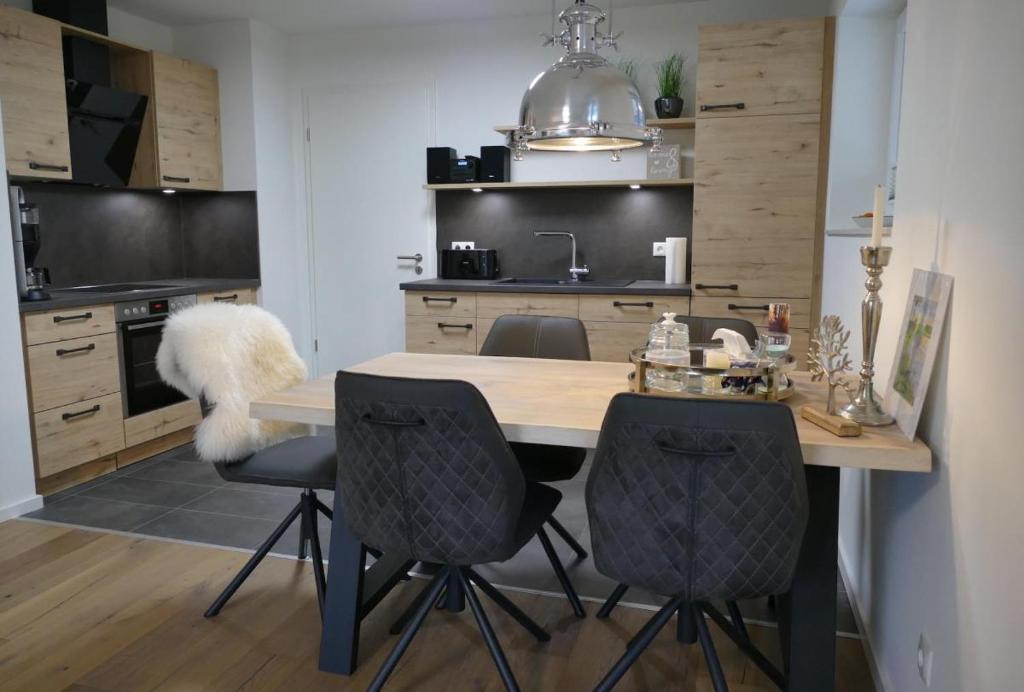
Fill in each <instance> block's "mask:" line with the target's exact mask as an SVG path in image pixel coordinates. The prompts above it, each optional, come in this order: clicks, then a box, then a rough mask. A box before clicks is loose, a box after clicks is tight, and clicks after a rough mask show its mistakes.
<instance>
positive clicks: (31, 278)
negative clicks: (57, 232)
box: [9, 185, 50, 301]
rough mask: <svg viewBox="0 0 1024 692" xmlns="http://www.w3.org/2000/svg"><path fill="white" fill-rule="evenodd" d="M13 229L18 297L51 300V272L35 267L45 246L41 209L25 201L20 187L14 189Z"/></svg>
mask: <svg viewBox="0 0 1024 692" xmlns="http://www.w3.org/2000/svg"><path fill="white" fill-rule="evenodd" d="M9 192H10V203H11V230H12V231H13V232H14V273H15V276H16V278H17V281H18V295H19V296H21V299H22V300H32V301H35V300H49V299H50V294H49V293H47V292H46V287H47V286H49V285H50V271H49V270H48V269H46V268H45V267H36V266H33V264H34V263H35V261H36V257H37V256H38V255H39V250H40V248H41V247H42V238H41V237H40V234H39V208H38V207H36V205H34V204H31V203H30V202H26V201H25V192H24V190H22V189H21V188H20V187H18V186H16V185H12V186H11V188H10V191H9Z"/></svg>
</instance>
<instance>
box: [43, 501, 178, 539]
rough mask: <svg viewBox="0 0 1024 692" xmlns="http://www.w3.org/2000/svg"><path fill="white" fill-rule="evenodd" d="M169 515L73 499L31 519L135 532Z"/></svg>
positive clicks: (52, 505)
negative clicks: (140, 527) (164, 515)
mask: <svg viewBox="0 0 1024 692" xmlns="http://www.w3.org/2000/svg"><path fill="white" fill-rule="evenodd" d="M166 513H167V510H166V509H165V508H163V507H152V506H149V505H137V504H132V503H129V502H117V501H113V500H103V499H99V498H93V497H85V496H82V495H73V496H71V497H67V498H64V499H62V500H60V501H59V502H53V503H50V504H47V505H46V506H45V507H43V508H42V509H39V510H36V511H35V512H32V513H30V514H28V515H27V516H29V517H32V518H35V519H46V520H48V521H59V522H62V523H65V524H78V525H79V526H92V527H95V528H98V529H111V530H114V531H132V530H134V529H136V528H138V527H139V526H141V525H142V524H145V523H146V522H149V521H152V520H153V519H156V518H157V517H159V516H161V515H163V514H166Z"/></svg>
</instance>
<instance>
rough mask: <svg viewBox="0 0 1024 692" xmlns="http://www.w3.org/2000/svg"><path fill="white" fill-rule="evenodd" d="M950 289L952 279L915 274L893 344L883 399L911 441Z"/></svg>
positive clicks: (918, 272)
mask: <svg viewBox="0 0 1024 692" xmlns="http://www.w3.org/2000/svg"><path fill="white" fill-rule="evenodd" d="M952 289H953V277H951V276H947V275H946V274H939V273H937V272H927V271H924V270H923V269H915V270H914V278H913V281H912V282H911V284H910V296H909V298H908V299H907V309H906V312H905V314H904V315H903V326H902V327H900V338H899V341H897V342H896V361H895V363H893V368H892V372H891V373H890V375H889V392H888V395H887V396H886V397H885V402H886V407H887V408H888V410H889V413H891V414H892V415H893V416H894V417H895V418H896V424H897V425H898V426H899V427H900V430H902V431H903V434H904V435H906V436H907V437H908V438H909V439H911V440H912V439H914V435H915V434H916V433H917V422H918V420H919V419H920V418H921V407H922V406H923V405H924V397H925V394H926V393H927V392H928V382H929V381H930V380H931V377H932V366H933V365H934V364H935V354H936V352H937V351H938V349H939V336H940V335H941V334H942V325H943V323H944V322H945V321H946V308H947V307H948V306H949V294H950V292H951V291H952Z"/></svg>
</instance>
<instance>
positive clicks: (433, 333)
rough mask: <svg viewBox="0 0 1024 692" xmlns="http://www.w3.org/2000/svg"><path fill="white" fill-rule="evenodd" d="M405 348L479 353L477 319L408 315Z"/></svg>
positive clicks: (439, 351)
mask: <svg viewBox="0 0 1024 692" xmlns="http://www.w3.org/2000/svg"><path fill="white" fill-rule="evenodd" d="M405 350H406V351H408V352H409V353H458V354H462V355H468V356H472V355H476V353H477V345H476V319H475V318H473V317H457V318H444V317H431V316H429V315H406V317H405Z"/></svg>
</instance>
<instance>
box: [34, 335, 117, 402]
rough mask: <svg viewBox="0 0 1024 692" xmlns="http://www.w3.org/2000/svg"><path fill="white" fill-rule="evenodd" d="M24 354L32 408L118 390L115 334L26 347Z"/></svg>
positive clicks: (103, 394)
mask: <svg viewBox="0 0 1024 692" xmlns="http://www.w3.org/2000/svg"><path fill="white" fill-rule="evenodd" d="M27 356H28V358H27V360H28V373H29V383H30V385H31V389H32V410H33V411H45V410H46V409H51V408H54V407H56V406H63V405H65V404H74V403H77V402H79V401H85V400H86V399H95V398H96V397H99V396H105V395H107V394H113V393H114V392H119V391H120V390H121V373H120V367H119V365H118V359H117V335H116V334H101V335H99V336H95V337H93V336H87V337H85V338H83V339H71V340H69V341H60V342H57V343H52V344H39V345H37V346H29V347H28V349H27Z"/></svg>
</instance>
